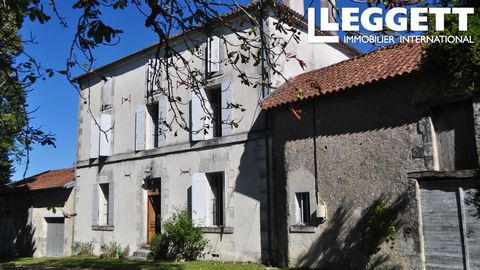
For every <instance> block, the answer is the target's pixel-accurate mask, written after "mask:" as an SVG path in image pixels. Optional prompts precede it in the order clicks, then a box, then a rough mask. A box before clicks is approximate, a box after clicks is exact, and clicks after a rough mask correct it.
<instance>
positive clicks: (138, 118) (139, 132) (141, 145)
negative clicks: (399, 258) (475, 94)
mask: <svg viewBox="0 0 480 270" xmlns="http://www.w3.org/2000/svg"><path fill="white" fill-rule="evenodd" d="M141 150H145V105H143V104H142V105H139V106H138V107H137V111H136V113H135V151H141Z"/></svg>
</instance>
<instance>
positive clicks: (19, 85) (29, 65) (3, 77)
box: [0, 1, 54, 188]
mask: <svg viewBox="0 0 480 270" xmlns="http://www.w3.org/2000/svg"><path fill="white" fill-rule="evenodd" d="M25 16H30V18H32V19H38V20H39V21H40V22H43V21H44V20H45V19H46V17H44V16H43V15H41V14H39V13H38V10H37V9H35V8H32V7H30V4H29V1H10V2H8V3H7V2H0V25H2V27H1V29H0V188H1V187H2V186H3V185H4V184H6V183H8V182H9V179H10V177H11V175H12V173H13V169H12V162H13V160H12V159H17V160H18V159H19V158H21V157H22V156H24V155H28V152H29V151H30V149H31V145H32V143H36V142H38V143H40V144H51V145H54V138H53V137H52V135H51V134H45V133H44V132H43V131H41V130H40V129H38V128H33V127H31V126H30V125H29V119H30V113H31V112H30V111H28V105H27V104H26V96H27V92H28V91H29V89H30V87H31V85H32V84H33V83H34V82H35V80H36V79H37V78H38V75H37V70H38V69H37V68H38V65H36V63H35V61H34V59H33V58H31V57H29V60H27V61H26V62H24V63H18V64H17V63H16V62H15V57H17V56H19V55H20V54H22V53H23V46H22V43H23V42H26V41H22V40H21V38H20V36H19V35H18V31H19V29H20V28H21V26H22V22H23V20H24V18H25Z"/></svg>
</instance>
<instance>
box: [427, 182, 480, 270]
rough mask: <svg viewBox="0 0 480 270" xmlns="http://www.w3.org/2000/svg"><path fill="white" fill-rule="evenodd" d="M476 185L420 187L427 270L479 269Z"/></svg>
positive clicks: (479, 215)
mask: <svg viewBox="0 0 480 270" xmlns="http://www.w3.org/2000/svg"><path fill="white" fill-rule="evenodd" d="M479 182H480V181H479V180H460V181H456V180H452V181H438V182H433V181H432V182H425V183H421V184H420V187H421V192H420V194H421V205H422V220H423V239H424V249H425V267H426V269H435V270H436V269H465V270H473V269H480V221H479V219H480V195H479V187H480V183H479Z"/></svg>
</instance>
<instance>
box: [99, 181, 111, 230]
mask: <svg viewBox="0 0 480 270" xmlns="http://www.w3.org/2000/svg"><path fill="white" fill-rule="evenodd" d="M99 186H100V191H101V192H100V196H99V198H98V199H99V203H98V206H99V208H98V210H99V211H98V224H99V225H107V224H108V195H109V194H108V184H100V185H99Z"/></svg>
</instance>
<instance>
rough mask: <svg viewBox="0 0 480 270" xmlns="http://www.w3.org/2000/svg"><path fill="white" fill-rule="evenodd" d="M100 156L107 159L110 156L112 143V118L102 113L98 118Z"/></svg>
mask: <svg viewBox="0 0 480 270" xmlns="http://www.w3.org/2000/svg"><path fill="white" fill-rule="evenodd" d="M100 127H101V132H100V156H102V157H108V156H110V155H111V144H110V143H111V141H112V116H111V115H110V114H105V113H103V114H102V115H101V118H100Z"/></svg>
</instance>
